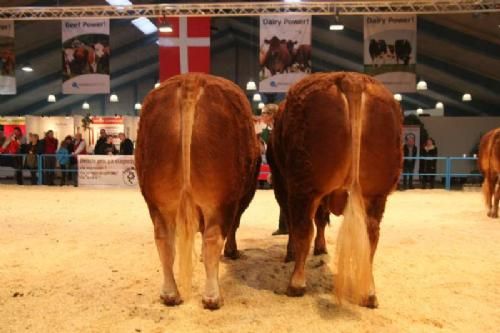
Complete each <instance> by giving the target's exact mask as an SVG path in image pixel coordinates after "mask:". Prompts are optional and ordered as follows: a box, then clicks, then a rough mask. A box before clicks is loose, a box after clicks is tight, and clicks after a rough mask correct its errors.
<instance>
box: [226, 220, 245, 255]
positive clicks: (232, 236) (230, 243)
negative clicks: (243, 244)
mask: <svg viewBox="0 0 500 333" xmlns="http://www.w3.org/2000/svg"><path fill="white" fill-rule="evenodd" d="M242 213H243V212H242ZM241 215H242V214H238V216H236V219H235V221H234V222H233V224H232V225H231V227H230V228H229V233H228V235H227V240H226V245H225V246H224V257H226V258H229V259H232V260H236V259H238V258H239V257H240V253H239V251H238V246H237V244H236V230H238V228H239V226H240V219H241Z"/></svg>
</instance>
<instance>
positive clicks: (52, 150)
mask: <svg viewBox="0 0 500 333" xmlns="http://www.w3.org/2000/svg"><path fill="white" fill-rule="evenodd" d="M42 142H43V143H42V146H43V153H44V154H45V155H46V156H44V157H43V168H44V170H45V171H44V173H43V184H44V185H49V186H53V185H54V178H55V168H56V156H55V154H56V152H57V146H58V143H59V142H58V140H57V139H56V138H55V137H54V131H52V130H49V131H47V133H46V134H45V138H44V139H43V140H42Z"/></svg>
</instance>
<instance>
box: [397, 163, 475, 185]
mask: <svg viewBox="0 0 500 333" xmlns="http://www.w3.org/2000/svg"><path fill="white" fill-rule="evenodd" d="M404 160H416V161H421V160H431V161H444V163H445V167H444V169H445V170H444V173H442V172H441V173H438V172H436V173H422V172H414V173H402V174H401V176H441V177H445V184H444V187H445V189H446V190H451V180H452V178H464V177H482V175H481V174H480V173H460V172H458V173H454V172H453V161H476V160H477V157H472V156H470V157H469V156H466V157H458V156H449V157H442V156H441V157H405V158H404Z"/></svg>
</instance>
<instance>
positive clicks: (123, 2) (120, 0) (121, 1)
mask: <svg viewBox="0 0 500 333" xmlns="http://www.w3.org/2000/svg"><path fill="white" fill-rule="evenodd" d="M106 2H107V3H109V4H110V5H111V6H129V5H131V4H132V2H130V1H128V0H106Z"/></svg>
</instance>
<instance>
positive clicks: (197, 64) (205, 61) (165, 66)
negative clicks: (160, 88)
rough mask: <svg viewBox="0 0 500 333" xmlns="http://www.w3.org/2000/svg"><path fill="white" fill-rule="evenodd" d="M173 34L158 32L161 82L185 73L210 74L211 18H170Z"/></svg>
mask: <svg viewBox="0 0 500 333" xmlns="http://www.w3.org/2000/svg"><path fill="white" fill-rule="evenodd" d="M168 23H170V24H171V26H172V29H173V31H172V32H169V33H166V32H160V38H159V44H160V81H164V80H166V79H168V78H169V77H171V76H174V75H177V74H183V73H188V72H202V73H209V72H210V18H209V17H180V18H169V19H168Z"/></svg>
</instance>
